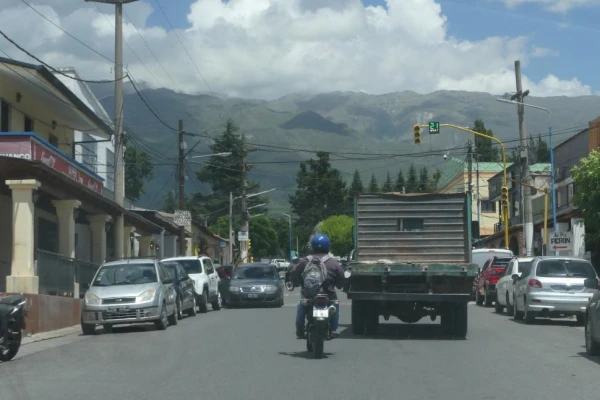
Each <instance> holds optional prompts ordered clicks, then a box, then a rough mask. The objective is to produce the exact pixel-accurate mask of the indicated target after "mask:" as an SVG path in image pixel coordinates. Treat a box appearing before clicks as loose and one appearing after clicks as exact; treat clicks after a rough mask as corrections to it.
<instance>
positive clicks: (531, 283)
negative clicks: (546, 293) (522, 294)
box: [527, 279, 542, 289]
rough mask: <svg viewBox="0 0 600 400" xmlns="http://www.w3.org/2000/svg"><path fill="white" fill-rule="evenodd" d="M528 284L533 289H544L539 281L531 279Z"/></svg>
mask: <svg viewBox="0 0 600 400" xmlns="http://www.w3.org/2000/svg"><path fill="white" fill-rule="evenodd" d="M527 284H528V285H529V286H530V287H532V288H537V289H541V288H542V282H540V281H538V280H537V279H530V280H529V281H527Z"/></svg>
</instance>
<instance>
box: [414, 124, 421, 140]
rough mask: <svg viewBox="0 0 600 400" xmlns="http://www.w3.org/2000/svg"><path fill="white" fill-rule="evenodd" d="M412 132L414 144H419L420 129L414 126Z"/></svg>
mask: <svg viewBox="0 0 600 400" xmlns="http://www.w3.org/2000/svg"><path fill="white" fill-rule="evenodd" d="M413 132H414V143H415V144H421V127H420V126H419V125H414V126H413Z"/></svg>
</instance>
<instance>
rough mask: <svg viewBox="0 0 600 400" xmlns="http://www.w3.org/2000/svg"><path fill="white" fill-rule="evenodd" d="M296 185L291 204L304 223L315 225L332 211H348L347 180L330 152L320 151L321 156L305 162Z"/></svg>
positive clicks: (332, 213)
mask: <svg viewBox="0 0 600 400" xmlns="http://www.w3.org/2000/svg"><path fill="white" fill-rule="evenodd" d="M296 185H297V189H296V191H295V193H294V194H292V195H290V204H291V205H292V210H293V211H294V213H295V214H296V215H298V217H299V223H300V224H302V225H305V226H310V227H313V226H315V225H316V224H317V223H318V222H319V221H322V220H324V219H325V218H327V217H329V216H331V215H336V214H342V213H343V212H344V208H345V202H344V199H345V196H346V184H345V182H344V181H343V179H342V178H341V176H340V171H338V170H337V169H335V168H332V167H331V163H330V162H329V153H326V152H318V153H317V160H313V159H310V160H307V161H306V162H303V163H301V164H300V170H299V171H298V173H297V175H296Z"/></svg>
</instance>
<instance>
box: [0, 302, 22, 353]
mask: <svg viewBox="0 0 600 400" xmlns="http://www.w3.org/2000/svg"><path fill="white" fill-rule="evenodd" d="M26 305H27V298H26V297H25V296H24V295H22V294H16V295H12V296H7V297H4V298H2V299H0V361H10V360H12V359H13V358H14V357H15V356H16V355H17V352H18V351H19V348H20V347H21V339H22V335H23V330H24V329H25V317H26V316H27V307H26Z"/></svg>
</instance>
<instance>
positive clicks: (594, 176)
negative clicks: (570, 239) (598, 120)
mask: <svg viewBox="0 0 600 400" xmlns="http://www.w3.org/2000/svg"><path fill="white" fill-rule="evenodd" d="M571 176H572V177H573V181H574V184H575V185H574V186H575V187H576V188H577V190H575V198H574V202H575V206H577V208H578V209H579V212H581V215H582V216H583V218H584V220H585V232H586V237H585V239H586V243H589V244H590V245H592V246H591V247H593V246H594V245H595V244H596V243H598V241H599V240H600V151H598V150H592V152H591V153H590V154H589V155H588V156H587V157H585V158H582V159H581V160H579V165H577V166H575V167H573V168H571ZM596 246H597V245H596Z"/></svg>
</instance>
